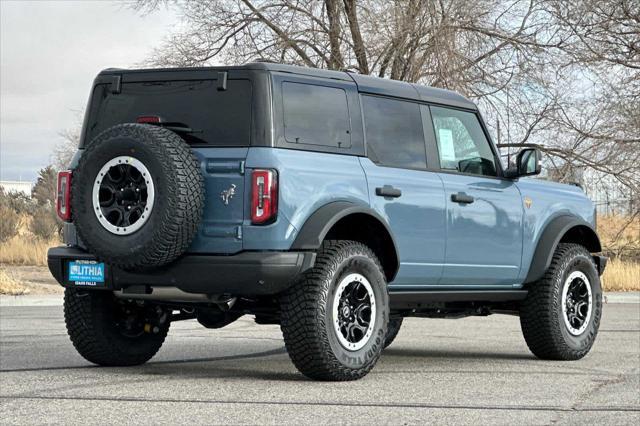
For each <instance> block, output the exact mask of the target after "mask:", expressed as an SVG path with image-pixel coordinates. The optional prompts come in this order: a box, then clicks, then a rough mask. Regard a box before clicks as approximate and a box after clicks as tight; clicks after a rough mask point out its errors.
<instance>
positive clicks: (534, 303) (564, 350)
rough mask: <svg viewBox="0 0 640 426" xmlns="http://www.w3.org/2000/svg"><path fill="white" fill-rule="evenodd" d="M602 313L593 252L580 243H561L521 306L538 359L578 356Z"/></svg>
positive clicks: (524, 325)
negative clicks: (592, 256)
mask: <svg viewBox="0 0 640 426" xmlns="http://www.w3.org/2000/svg"><path fill="white" fill-rule="evenodd" d="M601 316H602V289H601V287H600V277H599V276H598V272H597V270H596V267H595V265H594V263H593V259H592V258H591V255H590V254H589V252H588V251H587V249H585V248H584V247H583V246H581V245H578V244H559V245H558V248H557V249H556V251H555V253H554V255H553V259H552V261H551V265H550V266H549V269H548V270H547V272H546V273H545V275H544V276H543V277H542V279H540V280H539V281H538V282H536V283H534V284H532V285H531V286H530V287H529V293H528V294H527V298H526V299H525V300H524V302H523V304H522V306H521V309H520V325H521V326H522V333H523V335H524V338H525V341H526V342H527V345H528V346H529V349H530V350H531V352H533V354H534V355H535V356H537V357H538V358H541V359H549V360H577V359H580V358H582V357H584V356H585V355H586V354H587V353H588V352H589V350H591V347H592V346H593V343H594V341H595V339H596V335H597V334H598V328H599V326H600V318H601Z"/></svg>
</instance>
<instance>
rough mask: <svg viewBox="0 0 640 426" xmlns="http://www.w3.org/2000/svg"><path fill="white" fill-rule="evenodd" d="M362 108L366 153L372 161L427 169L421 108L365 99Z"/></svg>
mask: <svg viewBox="0 0 640 426" xmlns="http://www.w3.org/2000/svg"><path fill="white" fill-rule="evenodd" d="M362 106H363V110H364V125H365V134H366V140H367V152H368V156H369V157H370V158H371V160H372V161H374V162H376V163H377V164H380V165H383V166H390V167H400V168H412V169H415V168H418V169H424V168H426V167H427V155H426V151H425V142H424V132H423V130H422V119H421V116H420V106H419V105H418V104H416V103H412V102H405V101H399V100H395V99H386V98H381V97H376V96H363V97H362Z"/></svg>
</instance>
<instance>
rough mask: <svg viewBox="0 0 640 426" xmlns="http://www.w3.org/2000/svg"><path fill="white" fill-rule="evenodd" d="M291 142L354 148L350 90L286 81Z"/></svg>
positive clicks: (284, 93) (286, 127) (286, 132)
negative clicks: (349, 102)
mask: <svg viewBox="0 0 640 426" xmlns="http://www.w3.org/2000/svg"><path fill="white" fill-rule="evenodd" d="M282 97H283V109H284V136H285V139H286V140H287V142H292V143H302V144H310V145H323V146H331V147H337V148H349V147H351V124H350V121H349V107H348V105H347V93H346V92H345V91H344V90H343V89H340V88H337V87H327V86H316V85H311V84H301V83H290V82H284V83H282Z"/></svg>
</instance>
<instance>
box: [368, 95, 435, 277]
mask: <svg viewBox="0 0 640 426" xmlns="http://www.w3.org/2000/svg"><path fill="white" fill-rule="evenodd" d="M361 102H362V110H363V113H364V124H365V135H366V144H367V157H368V158H362V159H361V164H362V167H363V169H364V171H365V173H366V176H367V184H368V187H369V188H368V189H369V197H370V200H371V206H372V207H373V208H374V209H375V210H376V211H377V212H378V213H380V214H381V215H382V216H383V217H384V218H385V219H386V220H387V221H388V223H389V226H390V227H391V231H392V233H393V237H394V239H395V242H396V245H397V247H398V251H399V257H400V269H399V271H398V274H397V275H396V278H395V280H394V281H393V282H392V283H391V285H390V289H394V290H400V289H402V288H412V289H419V288H420V287H429V286H433V285H437V283H438V281H439V279H440V276H441V274H442V264H443V262H444V250H445V248H444V241H445V227H444V225H445V223H444V214H445V202H444V194H443V186H442V181H441V179H440V177H439V176H438V174H437V173H434V172H432V171H429V170H428V167H427V164H428V162H429V161H431V162H433V161H435V160H436V159H435V158H432V157H433V156H432V155H427V146H426V145H425V132H424V128H423V122H422V119H421V111H420V105H419V104H417V103H414V102H410V101H404V100H398V99H391V98H385V97H380V96H370V95H363V96H361Z"/></svg>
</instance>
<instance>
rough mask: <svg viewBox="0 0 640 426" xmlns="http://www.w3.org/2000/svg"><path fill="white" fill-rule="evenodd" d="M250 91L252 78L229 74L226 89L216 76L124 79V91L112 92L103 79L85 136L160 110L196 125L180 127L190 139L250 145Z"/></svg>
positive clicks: (172, 119) (168, 118)
mask: <svg viewBox="0 0 640 426" xmlns="http://www.w3.org/2000/svg"><path fill="white" fill-rule="evenodd" d="M251 95H252V90H251V82H250V81H249V80H229V81H228V82H227V90H217V82H216V80H195V81H158V82H141V83H124V84H123V85H122V90H121V93H119V94H113V93H111V92H110V90H109V86H108V85H99V86H96V89H95V91H94V95H93V99H92V103H93V104H92V108H91V116H90V117H89V121H88V128H87V138H86V140H87V141H91V140H92V139H93V138H94V137H95V136H97V135H98V134H99V133H100V132H102V131H103V130H105V129H108V128H109V127H111V126H114V125H116V124H121V123H135V122H136V121H137V119H138V117H140V116H146V115H157V116H160V117H161V118H162V120H163V121H164V122H167V123H170V124H175V125H177V126H179V127H188V128H190V129H191V130H193V132H191V133H183V132H180V135H181V136H183V137H184V138H185V140H186V141H187V142H188V143H193V144H196V143H197V144H207V145H215V146H230V147H234V146H249V145H250V144H251Z"/></svg>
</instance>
